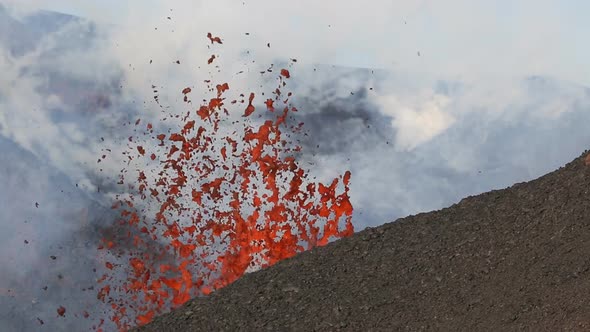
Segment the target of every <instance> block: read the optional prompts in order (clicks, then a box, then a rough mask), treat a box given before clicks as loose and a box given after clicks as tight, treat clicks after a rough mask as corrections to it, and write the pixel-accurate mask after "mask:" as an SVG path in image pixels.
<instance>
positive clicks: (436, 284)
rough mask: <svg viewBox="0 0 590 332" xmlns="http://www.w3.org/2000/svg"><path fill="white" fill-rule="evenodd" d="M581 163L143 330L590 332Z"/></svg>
mask: <svg viewBox="0 0 590 332" xmlns="http://www.w3.org/2000/svg"><path fill="white" fill-rule="evenodd" d="M585 156H586V152H585V153H584V154H583V155H582V156H580V157H578V158H577V159H575V160H574V161H572V162H570V163H568V164H567V165H566V166H565V167H561V168H560V169H558V170H556V171H554V172H552V173H549V174H547V175H545V176H542V177H540V178H538V179H536V180H534V181H530V182H527V183H518V184H515V185H513V186H511V187H509V188H507V189H503V190H494V191H491V192H487V193H483V194H481V195H477V196H470V197H467V198H465V199H463V200H461V202H459V203H457V204H455V205H453V206H451V207H449V208H445V209H442V210H439V211H433V212H429V213H420V214H418V215H414V216H409V217H406V218H401V219H399V220H397V221H396V222H392V223H388V224H385V225H382V226H380V227H376V228H371V229H366V230H363V231H361V232H359V233H356V234H355V235H354V236H352V237H350V238H346V239H342V240H338V241H335V242H333V243H331V244H329V245H327V246H325V247H320V248H315V249H313V250H311V251H308V252H304V253H302V254H299V255H297V256H295V257H293V258H291V259H288V260H285V261H282V262H279V263H278V264H276V265H274V266H272V267H270V268H267V269H265V270H262V271H258V272H255V273H252V274H248V275H245V276H244V277H243V278H241V279H239V280H238V281H236V282H235V283H234V284H232V285H230V286H228V287H226V288H223V289H221V290H219V291H217V292H215V293H213V294H212V295H211V296H210V297H208V298H198V299H193V300H191V301H190V302H188V303H187V304H186V305H184V306H183V307H182V308H179V309H178V310H175V311H173V312H172V313H169V314H166V315H163V316H161V317H158V318H156V319H155V320H154V321H153V322H152V323H151V324H149V325H147V326H144V327H141V328H139V329H138V331H263V330H270V331H283V330H293V331H332V330H343V331H384V330H386V331H395V330H411V331H415V330H430V331H432V330H436V331H506V330H523V329H524V330H530V331H542V330H551V331H556V330H587V329H590V297H589V295H588V294H590V194H589V191H590V166H585V163H584V157H585Z"/></svg>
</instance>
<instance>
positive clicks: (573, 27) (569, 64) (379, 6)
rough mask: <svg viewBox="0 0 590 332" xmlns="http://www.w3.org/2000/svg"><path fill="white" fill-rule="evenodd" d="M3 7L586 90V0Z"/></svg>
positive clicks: (305, 56) (156, 1)
mask: <svg viewBox="0 0 590 332" xmlns="http://www.w3.org/2000/svg"><path fill="white" fill-rule="evenodd" d="M8 3H9V4H11V3H14V4H18V5H19V7H23V6H26V7H29V8H44V9H50V10H56V11H62V12H65V13H71V14H75V15H81V16H83V17H88V18H91V19H93V20H97V21H100V22H108V23H113V24H125V22H139V21H142V22H144V23H151V22H157V21H158V20H159V21H161V20H162V19H164V17H166V16H169V15H171V16H172V17H173V18H174V19H176V20H177V21H176V23H177V24H179V23H181V24H185V23H186V22H183V20H184V19H186V20H190V19H191V18H192V19H194V20H195V21H199V24H200V25H202V26H208V27H210V28H213V27H215V28H216V30H222V31H219V32H220V34H223V33H224V32H226V31H230V30H246V29H250V30H252V31H256V33H257V34H258V35H260V36H262V37H265V38H266V39H269V40H270V39H272V41H273V44H275V45H276V47H277V49H281V50H283V54H282V55H283V56H285V57H289V56H291V57H295V56H297V57H299V58H301V59H302V60H310V61H314V60H318V58H321V59H322V61H325V62H326V63H331V64H334V63H338V64H344V65H350V66H361V67H371V68H377V67H383V68H396V69H408V70H412V71H424V72H427V73H437V74H444V75H448V76H453V77H468V76H473V75H479V74H480V73H486V74H499V75H502V74H503V75H519V74H522V73H527V74H530V73H533V72H534V73H535V74H538V75H548V76H554V77H558V78H561V79H566V80H570V81H573V82H577V83H581V84H584V85H590V78H589V77H590V66H588V60H587V59H590V45H588V43H586V42H584V41H585V39H586V35H585V34H586V32H587V31H590V21H589V20H588V19H587V13H588V12H590V3H588V2H587V1H583V0H564V1H552V0H523V1H511V0H494V1H470V0H449V1H444V2H443V1H432V0H417V1H393V0H392V1H385V0H373V1H335V0H326V1H315V0H302V1H296V2H289V3H288V4H287V3H284V2H281V1H271V0H259V1H254V0H246V1H228V0H225V1H224V0H220V1H217V0H211V1H203V0H201V1H186V0H177V1H170V0H166V1H163V0H145V1H140V0H131V1H114V0H105V1H90V0H85V1H68V0H55V1H44V0H8ZM168 9H172V10H173V12H172V13H171V12H169V11H168ZM146 25H147V24H146ZM220 26H221V27H223V28H222V29H219V28H218V27H220ZM264 27H268V28H264ZM270 27H272V28H270ZM224 35H227V33H226V34H224ZM272 37H274V38H272ZM417 52H420V54H421V56H420V57H417V56H416V55H417Z"/></svg>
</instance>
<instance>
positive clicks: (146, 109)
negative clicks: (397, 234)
mask: <svg viewBox="0 0 590 332" xmlns="http://www.w3.org/2000/svg"><path fill="white" fill-rule="evenodd" d="M0 4H4V5H5V6H7V8H9V13H10V17H11V20H13V21H10V22H9V20H8V19H7V18H3V17H0V72H2V73H3V74H2V77H1V78H0V150H1V151H2V152H3V153H2V155H1V156H0V167H3V168H2V169H0V201H3V202H7V203H6V204H7V205H8V206H11V207H12V208H11V209H4V210H0V264H2V266H3V267H8V268H7V269H6V268H5V269H3V270H2V271H1V272H0V300H3V301H8V302H6V306H4V307H6V308H10V312H0V329H5V330H19V329H25V327H28V328H29V329H31V328H32V329H34V328H37V327H38V326H39V323H38V321H37V320H36V319H35V317H32V315H30V313H35V314H36V315H38V316H39V317H41V318H42V319H44V320H45V321H46V322H47V323H46V324H45V325H44V326H45V327H46V328H48V327H50V326H51V325H50V324H51V323H50V322H51V321H55V317H53V316H55V310H54V308H55V306H56V305H57V304H61V303H66V304H67V305H69V306H74V305H76V303H77V302H76V301H89V303H93V302H92V300H93V298H94V299H95V294H89V293H82V295H76V296H73V295H72V294H71V292H68V291H67V287H70V286H67V285H71V283H73V284H76V285H86V286H83V287H82V286H80V288H86V287H87V285H88V284H90V283H92V282H93V275H92V273H89V272H88V271H87V269H86V270H84V269H81V268H79V267H80V266H86V265H88V267H90V266H91V264H90V263H88V262H91V261H92V259H94V258H95V257H94V256H96V253H95V251H94V247H95V246H94V245H95V244H96V242H97V237H96V236H95V235H94V233H93V231H94V230H95V228H100V227H103V226H105V224H108V220H110V219H109V218H112V217H111V216H110V215H109V209H108V206H110V204H109V202H110V201H111V200H112V199H113V197H114V196H115V195H116V194H118V193H119V191H118V189H117V186H116V184H115V182H116V181H117V175H118V174H119V170H120V169H121V165H122V164H124V163H125V162H126V159H125V157H124V156H122V155H121V154H120V153H121V152H122V151H125V150H127V149H128V144H126V143H124V142H126V140H127V137H128V136H130V135H131V134H132V131H133V128H130V127H129V126H127V127H121V124H122V123H124V122H126V121H135V119H137V118H138V117H141V118H142V121H145V122H148V121H151V122H152V123H154V126H155V127H156V129H157V130H166V129H167V128H168V127H169V126H170V122H160V121H158V119H159V117H160V108H158V107H157V105H156V104H155V103H154V102H153V95H154V93H153V89H152V85H154V86H157V89H158V90H159V92H158V94H159V98H160V101H161V103H162V104H164V105H169V106H170V109H171V110H181V111H182V112H183V111H185V110H186V106H185V105H184V104H183V103H182V100H181V99H180V98H179V97H180V91H182V89H183V88H185V87H187V86H191V87H193V91H194V92H193V94H194V97H193V98H194V100H199V97H201V96H203V97H204V92H203V86H204V85H203V84H202V83H201V82H202V80H203V79H205V78H208V77H210V76H212V77H213V78H214V80H215V81H216V82H229V83H230V85H231V87H232V88H231V91H230V92H229V93H230V94H231V93H235V94H238V93H240V92H247V91H254V92H256V93H257V94H259V93H260V92H261V91H264V89H267V88H269V87H271V86H274V84H275V81H274V80H273V79H271V78H270V76H268V75H266V76H261V75H259V74H258V72H259V71H260V70H265V69H266V68H268V67H269V65H270V64H271V63H274V64H275V66H277V67H278V66H279V64H281V63H283V64H284V63H288V62H289V59H291V58H296V59H297V60H298V61H297V62H296V63H292V64H291V67H290V70H291V75H292V78H291V79H290V81H289V89H290V91H292V92H293V94H294V97H293V103H295V105H296V106H297V108H298V109H299V110H300V111H299V112H298V113H297V114H295V115H294V117H295V119H296V121H301V122H303V123H304V124H305V126H304V128H306V130H307V131H308V136H305V137H302V138H301V139H302V145H303V153H302V155H301V156H300V157H299V161H300V162H301V164H302V165H306V166H308V167H309V170H310V173H311V175H313V176H315V177H317V179H319V180H322V181H329V180H331V179H333V178H334V177H335V176H338V175H339V174H343V172H345V171H346V170H350V171H351V173H352V180H351V192H350V195H351V202H352V204H353V206H354V209H355V212H354V215H353V223H354V225H355V228H356V230H357V231H358V230H362V229H363V228H365V227H372V226H378V225H381V224H383V223H385V222H391V221H394V220H396V219H397V218H400V217H404V216H407V215H410V214H415V213H420V212H428V211H432V210H436V209H440V208H444V207H447V206H450V205H451V204H454V203H457V202H458V201H460V200H461V199H462V198H464V197H467V196H469V195H477V194H479V193H482V192H486V191H489V190H493V189H501V188H505V187H508V186H510V185H512V184H514V183H517V182H524V181H529V180H532V179H534V178H537V177H539V176H541V175H543V174H545V173H547V172H550V171H553V170H555V169H557V168H558V167H560V166H562V165H564V164H565V163H567V162H569V161H571V160H572V159H574V158H575V157H577V156H579V155H580V154H581V153H582V152H584V150H586V149H587V148H588V147H589V146H590V131H588V130H587V123H588V122H589V121H590V112H588V109H589V108H590V90H589V88H588V87H590V81H589V80H590V79H589V77H590V64H589V63H588V62H589V60H587V59H590V46H589V45H588V43H585V42H584V41H585V38H584V37H585V36H583V33H584V32H585V31H590V26H589V25H590V22H588V20H586V19H585V17H584V13H587V12H588V10H590V3H588V2H586V1H544V0H542V1H519V2H514V1H487V2H484V1H478V2H473V1H467V0H464V1H463V0H453V1H445V2H441V1H426V0H423V1H405V2H402V1H382V0H378V1H366V2H358V1H331V0H330V1H328V0H325V1H311V0H300V1H297V2H292V3H288V5H287V3H286V2H281V1H266V0H264V1H229V0H211V1H209V0H207V1H163V0H147V1H139V0H133V1H126V2H122V1H111V0H107V1H100V2H97V1H66V0H59V1H51V2H48V1H40V0H39V1H35V0H18V1H17V0H8V1H7V0H0ZM39 9H43V10H52V11H57V12H61V13H67V14H72V15H76V16H79V17H83V18H85V19H88V20H90V21H92V22H96V23H97V25H96V26H94V25H91V24H89V23H88V22H85V21H78V20H71V21H69V23H65V24H61V25H59V26H58V27H57V28H55V29H53V28H52V29H47V28H43V29H41V30H39V26H40V25H35V24H37V23H35V22H37V21H35V20H33V21H34V22H33V23H31V22H29V21H27V17H29V15H31V14H34V13H35V12H36V10H39ZM0 15H2V11H1V10H0ZM168 17H170V19H168ZM37 20H40V19H39V18H37ZM66 21H67V20H66ZM5 22H9V23H6V24H8V25H6V24H5V25H3V24H4V23H5ZM19 22H20V23H19ZM27 22H28V23H27ZM19 24H22V25H19ZM39 24H40V23H39ZM15 26H16V27H18V28H16V29H14V28H12V27H15ZM31 27H32V28H31ZM29 28H30V29H29ZM3 29H4V30H3ZM207 32H212V33H213V34H214V35H218V36H221V38H222V39H223V47H215V48H214V51H212V49H210V48H209V45H210V43H209V41H208V40H207V38H206V37H205V36H206V34H207ZM246 33H249V34H248V35H246ZM17 34H18V36H19V38H14V36H16V35H17ZM268 44H270V47H269V46H268ZM15 50H16V51H15ZM212 52H214V53H215V54H217V55H218V58H217V59H216V60H215V64H216V65H217V66H219V68H222V69H223V71H222V72H216V71H214V70H212V69H211V66H207V64H206V61H207V59H208V58H209V57H210V55H211V53H212ZM177 60H178V61H179V62H180V64H176V63H175V62H176V61H177ZM334 65H336V66H334ZM363 68H364V69H363ZM240 71H243V73H242V74H236V73H238V72H240ZM266 91H268V90H266ZM101 96H108V102H106V103H103V104H101V102H100V100H101V99H100V98H99V97H101ZM102 100H103V102H104V99H102ZM257 100H258V99H257ZM259 107H260V108H262V105H259ZM231 129H233V128H231V127H228V128H227V129H224V130H228V131H230V130H231ZM122 142H123V143H122ZM106 148H109V149H111V150H112V151H113V153H112V154H109V157H108V158H107V159H105V160H103V161H102V162H101V163H100V164H98V163H97V158H99V157H100V156H101V155H102V154H104V153H105V152H104V151H105V149H106ZM146 148H147V147H146ZM35 203H39V207H35ZM93 227H94V228H93ZM25 240H27V241H28V242H29V243H28V244H27V243H25V242H24V241H25ZM33 248H34V250H33ZM45 253H47V255H56V256H57V259H55V260H52V259H49V260H48V259H47V257H45V256H47V255H45ZM84 264H86V265H84ZM83 270H84V271H86V272H83ZM67 271H75V272H73V273H70V274H69V277H68V276H66V277H63V276H62V277H63V278H57V277H56V276H57V275H60V274H66V273H67ZM87 272H88V273H87ZM23 280H24V281H23ZM68 283H69V284H68ZM45 284H50V285H51V286H52V287H50V288H49V289H50V291H49V293H47V291H45V290H42V287H43V285H45ZM65 286H67V287H66V288H64V287H65ZM9 288H12V289H17V290H19V289H20V290H21V292H23V291H22V290H23V289H26V290H27V292H28V293H27V294H25V295H22V296H8V297H7V296H6V295H4V297H3V295H2V294H6V293H3V292H6V291H5V290H6V289H9ZM22 299H26V301H25V300H22ZM1 304H4V303H1ZM94 309H95V310H94V312H93V314H100V311H101V310H102V309H100V308H98V307H96V308H94ZM24 313H26V314H24ZM68 319H69V320H61V321H58V322H60V324H66V322H69V323H67V324H72V325H56V326H57V327H61V328H64V327H69V328H77V327H80V326H79V325H76V324H81V323H79V321H77V320H75V319H74V318H73V317H68Z"/></svg>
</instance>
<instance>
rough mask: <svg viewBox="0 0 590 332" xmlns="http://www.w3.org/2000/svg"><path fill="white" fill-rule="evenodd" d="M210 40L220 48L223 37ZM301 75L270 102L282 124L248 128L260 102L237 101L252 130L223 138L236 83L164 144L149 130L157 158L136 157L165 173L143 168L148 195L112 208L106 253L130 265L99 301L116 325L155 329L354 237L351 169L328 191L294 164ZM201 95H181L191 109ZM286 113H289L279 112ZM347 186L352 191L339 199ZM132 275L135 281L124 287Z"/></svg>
mask: <svg viewBox="0 0 590 332" xmlns="http://www.w3.org/2000/svg"><path fill="white" fill-rule="evenodd" d="M207 37H208V38H209V39H210V40H211V43H212V44H213V43H214V42H216V43H217V44H221V39H219V37H212V35H211V34H208V36H207ZM290 77H291V74H290V73H289V71H288V70H287V69H282V70H281V72H280V75H279V76H278V82H279V86H278V88H277V89H276V90H275V91H273V94H274V99H270V98H269V99H266V100H265V101H264V104H266V106H267V107H266V109H265V110H264V111H267V112H271V113H272V114H273V115H275V119H274V120H267V121H265V122H264V123H262V124H259V125H257V128H256V127H253V126H250V125H249V124H248V122H246V120H248V118H249V117H250V116H251V115H252V114H256V112H260V111H259V110H257V109H256V107H255V106H254V100H255V98H256V96H255V94H254V93H250V95H249V97H248V100H247V101H246V100H240V101H238V100H234V101H232V102H231V103H230V104H231V105H235V106H232V107H239V105H240V104H241V105H244V106H245V108H242V109H241V112H242V114H243V115H242V117H241V119H243V120H242V124H243V128H244V131H243V132H241V133H238V132H237V131H234V132H233V133H232V134H227V135H226V134H223V133H222V130H220V126H223V125H224V124H223V123H221V122H222V120H223V119H227V118H228V117H229V115H230V111H229V110H228V109H227V108H226V103H225V102H226V99H225V98H224V93H225V92H226V91H228V90H229V89H230V86H229V84H228V83H223V84H218V85H216V86H215V88H213V85H212V84H211V83H210V82H209V84H210V86H209V87H210V91H212V92H214V93H215V95H214V96H213V97H212V98H210V99H209V101H208V102H206V103H204V104H203V105H201V106H200V107H198V109H196V110H195V111H191V112H189V113H187V115H186V116H184V117H183V118H182V120H183V124H182V125H181V127H180V128H178V131H177V132H174V133H169V134H157V135H156V134H153V132H154V129H153V127H152V125H151V124H147V127H146V134H148V135H151V136H153V138H154V139H155V140H157V143H158V145H157V146H158V149H154V151H148V150H149V146H151V144H144V145H143V146H140V145H136V146H135V147H134V151H133V150H132V153H130V155H132V154H133V155H135V156H136V157H135V159H137V160H140V161H142V162H143V161H144V160H145V162H146V165H148V164H149V165H152V166H153V165H156V166H155V167H156V171H155V172H154V171H153V169H152V172H148V171H145V170H138V171H137V174H138V176H137V178H136V179H133V182H135V181H136V184H138V187H137V193H136V194H135V195H129V196H127V197H125V198H123V197H119V199H118V200H117V202H115V204H114V205H113V208H114V209H118V210H119V211H120V215H121V221H120V224H119V226H120V231H119V232H118V234H116V235H115V234H111V235H109V236H105V239H104V243H105V244H104V246H101V247H100V248H99V249H100V250H103V251H107V252H109V253H110V254H111V255H113V256H116V257H130V258H129V259H128V261H127V264H126V265H124V266H121V264H113V263H112V262H108V261H107V262H105V266H106V268H107V270H106V271H107V273H106V274H105V275H104V276H103V277H102V278H101V279H100V280H99V283H100V284H101V287H100V290H99V293H98V298H99V299H100V300H102V301H104V302H107V303H110V305H111V308H112V316H111V317H110V318H111V319H112V320H113V321H114V322H115V323H116V324H117V326H118V328H119V329H120V330H127V329H129V328H130V327H131V326H133V325H136V324H139V325H143V324H146V323H148V322H150V321H151V320H152V319H153V317H154V316H155V315H158V314H161V313H163V312H165V311H167V310H170V309H171V308H175V307H178V306H180V305H182V304H183V303H185V302H186V301H188V300H189V299H190V298H191V297H195V296H202V295H208V294H209V293H211V292H212V291H214V290H215V289H219V288H221V287H224V286H226V285H228V284H230V283H232V282H233V281H235V280H236V279H238V278H239V277H241V276H242V275H244V273H246V272H247V271H248V269H255V268H264V267H267V266H270V265H273V264H275V263H276V262H278V261H280V260H283V259H285V258H289V257H291V256H293V255H295V254H297V253H299V252H302V251H304V250H308V249H311V248H312V247H314V246H323V245H325V244H327V243H328V242H329V241H330V240H331V239H335V238H340V237H346V236H350V235H352V234H353V232H354V230H353V225H352V222H351V221H352V220H351V219H352V212H353V207H352V205H351V203H350V201H349V196H348V191H349V187H348V186H349V181H350V176H351V174H350V172H348V171H347V172H346V173H345V174H344V175H343V176H340V177H339V178H335V179H334V180H333V181H332V183H331V184H329V185H324V184H322V183H313V182H309V181H308V180H307V175H306V172H305V171H304V170H303V169H301V168H300V167H299V165H298V163H297V162H296V159H295V157H294V156H293V155H292V154H293V153H296V152H299V151H300V150H301V147H300V146H293V143H292V142H291V141H288V140H286V139H285V138H283V136H288V135H283V132H282V131H281V129H283V130H285V129H286V130H290V131H291V132H292V133H297V132H299V131H300V129H301V127H302V124H301V123H300V124H298V125H296V126H295V125H292V126H288V125H287V122H288V121H287V117H288V115H289V113H290V112H296V111H297V110H296V109H295V108H294V107H293V106H291V105H290V104H289V102H288V99H287V100H282V99H281V89H282V88H284V87H285V86H286V80H287V79H289V78H290ZM191 91H192V89H191V88H185V89H184V90H183V91H182V94H183V95H184V101H185V102H186V103H187V104H188V105H191V104H190V100H189V99H188V95H189V94H190V93H191ZM290 95H291V93H289V94H288V96H290ZM241 96H242V97H244V95H241ZM280 104H282V108H283V109H282V112H277V113H274V112H275V109H279V108H281V107H279V106H277V105H280ZM242 107H243V106H242ZM232 112H233V110H232ZM236 112H240V110H236ZM137 124H139V121H138V122H137ZM233 124H234V125H235V122H234V123H233ZM129 159H130V160H131V159H132V158H129ZM146 167H147V166H146ZM340 180H342V185H343V188H344V191H343V192H342V193H340V194H337V190H338V184H339V182H340ZM120 183H121V184H124V176H123V174H121V181H120ZM139 200H140V201H144V202H147V201H149V202H150V203H149V204H147V205H149V206H151V207H152V208H153V206H154V205H153V202H157V208H156V209H155V210H154V211H147V210H145V209H143V210H140V208H139V207H138V205H141V204H138V201H139ZM152 214H153V216H152ZM140 216H141V217H140ZM342 220H343V221H344V224H343V225H341V222H342ZM340 226H342V227H340ZM121 275H124V276H126V279H125V280H123V281H121V277H120V276H121Z"/></svg>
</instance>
